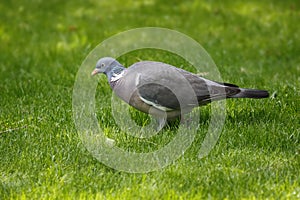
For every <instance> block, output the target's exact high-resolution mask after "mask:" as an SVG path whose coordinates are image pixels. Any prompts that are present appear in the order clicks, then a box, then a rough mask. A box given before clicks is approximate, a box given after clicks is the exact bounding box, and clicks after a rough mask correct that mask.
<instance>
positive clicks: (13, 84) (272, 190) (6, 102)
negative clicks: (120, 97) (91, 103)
mask: <svg viewBox="0 0 300 200" xmlns="http://www.w3.org/2000/svg"><path fill="white" fill-rule="evenodd" d="M299 8H300V4H299V3H297V2H296V1H284V2H278V1H251V2H243V1H234V2H231V1H205V2H203V1H194V2H192V1H175V2H167V1H144V2H137V1H125V2H124V1H119V0H113V1H97V0H91V1H55V0H54V1H21V2H20V1H3V2H2V3H1V4H0V13H1V16H0V41H1V48H0V60H1V62H0V143H1V145H0V157H1V160H0V199H65V198H70V199H77V198H81V199H104V198H106V199H134V198H140V199H141V198H145V199H201V198H203V199H207V198H213V199H225V198H227V199H235V198H236V199H242V198H244V199H256V198H257V199H266V198H269V199H299V198H300V179H299V168H300V157H299V156H300V145H299V144H300V133H299V132H300V130H299V105H300V104H299V86H300V85H299V82H300V81H299V74H300V65H299V63H300V57H299V55H300V48H299V47H300V29H299V27H298V26H297V24H298V21H299V15H300V12H299ZM143 26H162V27H166V28H171V29H175V30H178V31H181V32H183V33H185V34H187V35H188V36H191V37H192V38H194V39H195V40H196V41H198V42H199V43H201V45H203V46H204V47H205V49H206V50H207V51H208V53H209V54H210V55H211V57H212V58H213V60H214V61H215V63H216V64H217V66H218V68H219V71H220V72H221V75H222V78H223V80H224V81H226V82H231V83H234V84H237V85H239V86H241V87H249V88H252V87H253V88H261V89H268V90H269V91H270V94H271V95H272V97H271V98H269V99H263V100H249V99H236V100H234V99H230V100H228V101H227V104H226V105H227V107H226V113H227V118H226V122H225V125H224V128H223V132H222V135H221V137H220V138H219V141H218V143H217V145H216V146H215V147H214V149H213V150H212V152H211V153H210V154H209V155H208V157H205V158H203V159H201V160H200V159H198V158H197V155H198V152H199V149H200V147H201V144H202V141H203V137H204V135H205V130H207V127H208V122H209V119H210V108H209V106H208V107H204V108H202V109H201V115H200V117H201V123H200V125H201V127H200V129H199V131H198V133H197V136H196V138H195V141H194V142H193V144H192V146H191V147H190V148H189V149H188V150H187V151H186V152H185V154H184V156H182V157H181V158H180V159H178V160H177V161H175V162H174V163H173V164H172V165H170V166H168V167H166V168H164V169H162V170H159V171H156V172H151V173H147V174H129V173H125V172H119V171H116V170H114V169H111V168H109V167H107V166H105V165H103V164H102V163H100V162H98V161H97V160H96V159H95V158H94V157H93V156H92V155H91V154H90V153H89V152H88V151H87V150H86V149H85V147H84V145H83V143H82V141H81V140H80V138H79V136H78V133H77V130H76V128H75V126H74V121H73V118H72V89H73V84H74V80H75V76H76V73H77V69H78V68H79V66H80V65H81V63H82V61H83V60H84V58H85V57H86V56H87V55H88V53H89V52H90V51H91V50H92V49H93V48H94V47H95V46H96V45H97V44H98V43H100V42H101V41H103V40H104V39H106V38H108V37H110V36H112V35H113V34H116V33H118V32H120V31H125V30H128V29H132V28H136V27H143ZM144 59H149V60H159V61H164V62H167V63H170V64H172V65H176V66H181V67H183V68H185V69H187V70H190V71H193V68H192V67H191V66H187V65H186V64H187V63H185V62H184V61H183V60H182V59H180V58H178V57H176V56H174V55H173V56H172V55H170V54H168V53H163V52H161V51H157V52H155V51H153V52H152V51H149V50H144V51H137V52H131V53H130V54H127V55H124V56H122V57H120V58H119V61H120V62H121V63H123V64H124V65H125V66H130V65H131V64H132V63H134V62H137V61H140V60H144ZM96 98H97V100H98V101H97V102H98V103H97V108H98V110H97V113H96V114H97V119H98V121H99V124H100V125H101V126H103V127H104V129H105V132H106V134H107V135H108V136H109V137H111V138H113V139H115V140H116V142H117V145H118V146H119V147H120V148H124V149H127V150H132V151H134V150H135V151H137V152H143V151H145V152H147V151H152V150H155V149H158V148H160V147H161V146H163V145H164V144H165V143H167V142H168V141H170V140H171V139H172V138H173V137H174V135H175V134H176V124H175V125H174V124H173V126H169V127H167V128H165V129H164V130H163V132H162V134H161V135H157V136H155V137H153V138H150V139H138V138H135V137H133V136H129V135H128V134H126V133H125V132H123V131H121V130H120V128H119V127H118V126H117V124H116V123H115V122H114V120H113V119H112V118H113V117H112V115H111V107H110V106H111V105H110V99H111V90H110V88H109V86H108V84H107V83H106V79H105V78H104V77H102V78H100V82H99V85H98V87H97V95H96ZM99 104H100V105H99ZM130 115H131V116H133V117H134V118H136V119H134V120H135V121H136V122H137V123H138V124H142V123H144V121H142V120H141V119H145V120H148V118H147V116H145V115H143V114H140V113H137V112H135V111H133V110H130Z"/></svg>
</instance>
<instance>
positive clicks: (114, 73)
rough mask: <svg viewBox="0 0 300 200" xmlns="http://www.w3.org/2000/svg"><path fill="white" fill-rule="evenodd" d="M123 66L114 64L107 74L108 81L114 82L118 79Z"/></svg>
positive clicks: (121, 73)
mask: <svg viewBox="0 0 300 200" xmlns="http://www.w3.org/2000/svg"><path fill="white" fill-rule="evenodd" d="M124 69H125V68H124V67H123V66H119V65H117V66H114V67H113V68H112V69H111V71H110V72H109V73H108V74H107V78H108V81H109V82H115V81H117V80H119V79H120V78H121V77H122V75H123V72H124Z"/></svg>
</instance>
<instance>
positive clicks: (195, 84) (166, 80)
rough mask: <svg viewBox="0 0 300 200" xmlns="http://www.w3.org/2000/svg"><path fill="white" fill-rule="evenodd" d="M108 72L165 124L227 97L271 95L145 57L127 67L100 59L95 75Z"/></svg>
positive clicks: (128, 98)
mask: <svg viewBox="0 0 300 200" xmlns="http://www.w3.org/2000/svg"><path fill="white" fill-rule="evenodd" d="M98 73H104V74H105V75H106V76H107V80H108V82H109V84H110V87H111V88H112V90H113V91H114V92H115V94H116V95H117V96H118V97H120V98H121V99H122V100H124V101H125V102H127V103H128V104H130V105H131V106H133V107H134V108H136V109H138V110H140V111H142V112H144V113H148V114H151V115H153V116H154V117H155V118H156V119H158V122H159V127H160V128H162V127H163V126H164V124H165V122H166V120H167V119H173V118H177V117H180V116H181V117H182V116H183V114H185V113H188V112H190V111H191V110H192V109H193V108H194V107H197V106H202V105H205V104H208V103H210V102H212V101H216V100H221V99H226V98H267V97H268V96H269V93H268V91H266V90H256V89H244V88H239V87H238V86H236V85H234V84H229V83H218V82H215V81H211V80H208V79H205V78H202V77H200V76H198V75H196V74H193V73H191V72H188V71H185V70H183V69H179V68H176V67H174V66H172V65H169V64H166V63H162V62H154V61H142V62H137V63H135V64H133V65H131V66H130V67H128V68H125V67H124V66H123V65H122V64H120V63H119V62H118V61H117V60H116V59H114V58H111V57H104V58H101V59H99V60H98V62H97V64H96V68H95V69H94V71H93V72H92V75H96V74H98Z"/></svg>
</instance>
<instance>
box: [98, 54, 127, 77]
mask: <svg viewBox="0 0 300 200" xmlns="http://www.w3.org/2000/svg"><path fill="white" fill-rule="evenodd" d="M119 68H122V69H124V67H123V66H122V65H121V64H120V63H119V62H118V61H117V60H116V59H114V58H110V57H104V58H101V59H99V60H98V62H97V64H96V68H95V69H94V71H93V72H92V76H94V75H96V74H99V73H103V74H105V75H106V76H108V77H111V76H112V74H113V73H114V71H115V70H116V69H119Z"/></svg>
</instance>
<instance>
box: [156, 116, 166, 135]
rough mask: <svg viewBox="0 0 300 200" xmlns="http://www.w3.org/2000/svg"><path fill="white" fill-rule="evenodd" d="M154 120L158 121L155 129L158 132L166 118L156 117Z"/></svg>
mask: <svg viewBox="0 0 300 200" xmlns="http://www.w3.org/2000/svg"><path fill="white" fill-rule="evenodd" d="M156 121H157V123H158V126H157V129H156V131H157V132H158V131H160V130H161V129H162V128H163V127H164V126H165V124H166V122H167V118H165V117H161V118H156Z"/></svg>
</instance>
